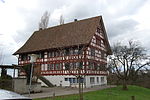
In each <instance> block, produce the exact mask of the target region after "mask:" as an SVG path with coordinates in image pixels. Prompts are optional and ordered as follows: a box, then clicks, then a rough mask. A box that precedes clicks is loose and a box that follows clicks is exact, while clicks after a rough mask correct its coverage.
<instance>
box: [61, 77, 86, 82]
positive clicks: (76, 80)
mask: <svg viewBox="0 0 150 100" xmlns="http://www.w3.org/2000/svg"><path fill="white" fill-rule="evenodd" d="M64 80H65V81H69V82H70V83H79V80H78V79H77V78H65V79H64ZM83 82H84V79H83V78H82V79H81V83H83Z"/></svg>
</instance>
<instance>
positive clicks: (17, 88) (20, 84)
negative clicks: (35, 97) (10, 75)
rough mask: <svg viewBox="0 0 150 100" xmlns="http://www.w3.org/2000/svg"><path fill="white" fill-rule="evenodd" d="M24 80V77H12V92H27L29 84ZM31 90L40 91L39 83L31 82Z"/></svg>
mask: <svg viewBox="0 0 150 100" xmlns="http://www.w3.org/2000/svg"><path fill="white" fill-rule="evenodd" d="M26 82H27V79H26V78H14V79H13V90H14V92H17V93H20V94H23V93H29V85H27V84H26ZM31 92H41V83H36V84H35V83H34V84H32V85H31Z"/></svg>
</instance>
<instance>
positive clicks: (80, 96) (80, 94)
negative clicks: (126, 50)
mask: <svg viewBox="0 0 150 100" xmlns="http://www.w3.org/2000/svg"><path fill="white" fill-rule="evenodd" d="M79 98H80V100H83V97H82V90H81V77H80V76H79Z"/></svg>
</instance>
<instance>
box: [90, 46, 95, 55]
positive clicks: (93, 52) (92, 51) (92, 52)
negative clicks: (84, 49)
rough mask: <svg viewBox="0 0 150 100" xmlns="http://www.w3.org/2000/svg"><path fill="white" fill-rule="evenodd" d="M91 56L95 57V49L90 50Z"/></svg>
mask: <svg viewBox="0 0 150 100" xmlns="http://www.w3.org/2000/svg"><path fill="white" fill-rule="evenodd" d="M91 56H95V49H93V48H91Z"/></svg>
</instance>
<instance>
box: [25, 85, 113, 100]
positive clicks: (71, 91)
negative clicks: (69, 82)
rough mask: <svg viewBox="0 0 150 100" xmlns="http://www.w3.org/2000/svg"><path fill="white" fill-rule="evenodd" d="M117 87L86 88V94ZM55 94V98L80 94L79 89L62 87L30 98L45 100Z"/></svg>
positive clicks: (32, 95)
mask: <svg viewBox="0 0 150 100" xmlns="http://www.w3.org/2000/svg"><path fill="white" fill-rule="evenodd" d="M111 87H115V86H110V85H109V86H108V85H107V86H95V87H92V88H85V89H84V92H89V91H96V90H102V89H105V88H111ZM54 93H55V96H62V95H69V94H78V88H71V87H67V88H62V87H53V88H42V92H41V93H32V94H31V95H30V98H32V99H35V98H45V97H52V96H53V94H54ZM24 96H28V94H24Z"/></svg>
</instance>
